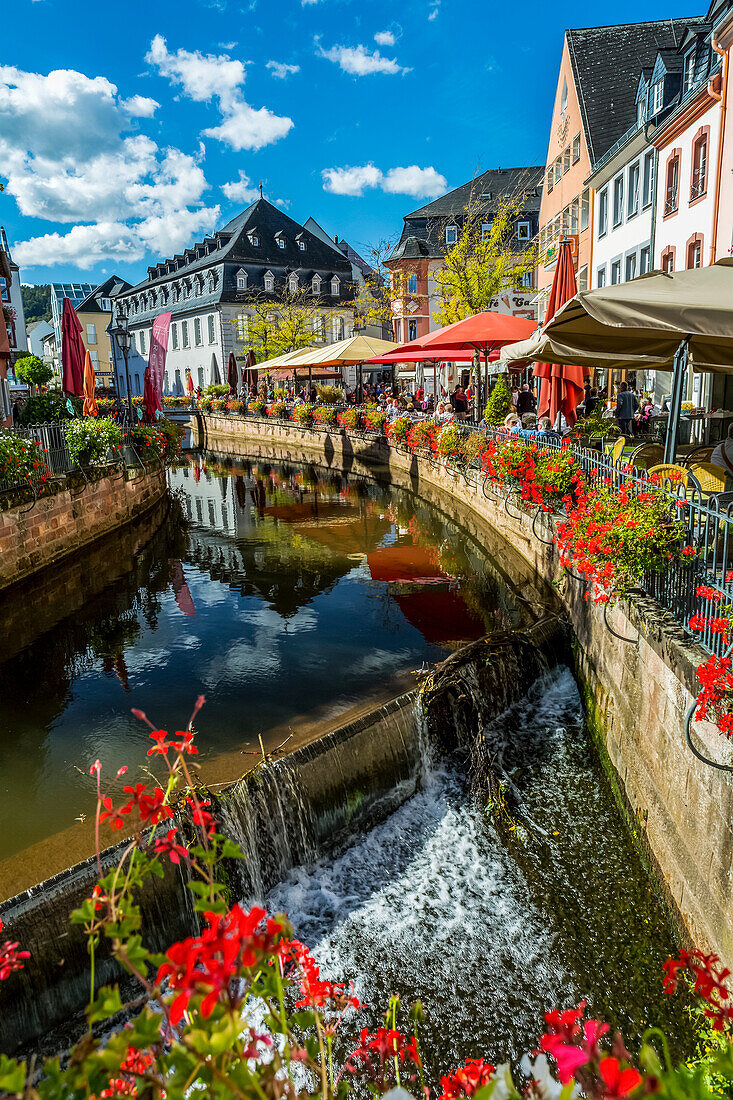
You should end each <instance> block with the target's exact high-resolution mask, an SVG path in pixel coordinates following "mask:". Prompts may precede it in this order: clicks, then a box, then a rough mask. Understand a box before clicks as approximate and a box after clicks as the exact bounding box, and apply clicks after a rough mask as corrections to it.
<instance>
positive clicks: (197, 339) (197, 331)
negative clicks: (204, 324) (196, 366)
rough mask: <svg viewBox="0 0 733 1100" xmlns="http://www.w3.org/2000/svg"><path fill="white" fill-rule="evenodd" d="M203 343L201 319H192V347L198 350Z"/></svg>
mask: <svg viewBox="0 0 733 1100" xmlns="http://www.w3.org/2000/svg"><path fill="white" fill-rule="evenodd" d="M203 342H204V334H203V332H202V331H201V318H200V317H194V319H193V343H194V347H197V348H200V347H201V346H202V345H203Z"/></svg>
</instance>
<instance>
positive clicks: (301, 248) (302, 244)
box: [298, 241, 305, 252]
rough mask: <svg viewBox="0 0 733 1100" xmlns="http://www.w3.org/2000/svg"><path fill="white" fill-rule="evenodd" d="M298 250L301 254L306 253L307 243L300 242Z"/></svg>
mask: <svg viewBox="0 0 733 1100" xmlns="http://www.w3.org/2000/svg"><path fill="white" fill-rule="evenodd" d="M298 248H299V249H300V251H301V252H305V241H298Z"/></svg>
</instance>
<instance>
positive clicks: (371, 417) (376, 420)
mask: <svg viewBox="0 0 733 1100" xmlns="http://www.w3.org/2000/svg"><path fill="white" fill-rule="evenodd" d="M386 419H387V414H386V413H384V412H382V410H381V409H378V408H376V407H373V406H370V407H369V408H367V409H366V410H365V412H364V427H365V428H366V430H367V431H368V432H378V433H379V434H380V435H381V433H382V431H383V429H384V422H385V420H386Z"/></svg>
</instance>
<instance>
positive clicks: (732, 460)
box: [710, 423, 733, 488]
mask: <svg viewBox="0 0 733 1100" xmlns="http://www.w3.org/2000/svg"><path fill="white" fill-rule="evenodd" d="M710 462H711V463H712V465H713V466H719V467H720V469H721V470H725V473H726V476H727V478H728V481H727V483H726V488H727V487H728V484H729V483H731V482H732V481H733V423H731V424H729V425H728V434H727V436H726V437H725V439H722V440H721V441H720V443H719V444H718V446H717V447H716V448H715V450H714V451H713V453H712V455H711V456H710Z"/></svg>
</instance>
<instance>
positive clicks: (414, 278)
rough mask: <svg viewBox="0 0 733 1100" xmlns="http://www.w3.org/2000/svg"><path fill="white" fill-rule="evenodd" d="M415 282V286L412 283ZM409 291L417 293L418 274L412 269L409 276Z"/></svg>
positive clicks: (409, 292)
mask: <svg viewBox="0 0 733 1100" xmlns="http://www.w3.org/2000/svg"><path fill="white" fill-rule="evenodd" d="M413 283H414V284H415V285H414V287H413V285H412V284H413ZM407 293H408V294H417V275H416V274H415V272H414V271H411V272H410V273H409V275H408V276H407Z"/></svg>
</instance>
